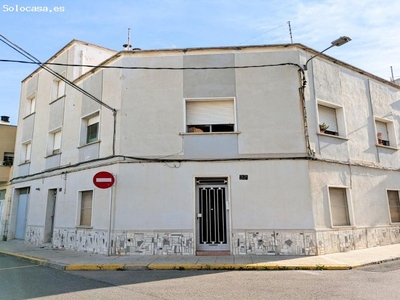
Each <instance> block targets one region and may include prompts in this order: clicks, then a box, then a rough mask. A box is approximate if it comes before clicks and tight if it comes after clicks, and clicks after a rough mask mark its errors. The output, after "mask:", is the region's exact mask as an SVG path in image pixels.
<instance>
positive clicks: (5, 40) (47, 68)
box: [0, 34, 116, 112]
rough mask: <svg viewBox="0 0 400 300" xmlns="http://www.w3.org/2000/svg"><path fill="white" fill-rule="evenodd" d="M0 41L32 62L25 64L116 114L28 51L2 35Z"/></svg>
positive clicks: (109, 107)
mask: <svg viewBox="0 0 400 300" xmlns="http://www.w3.org/2000/svg"><path fill="white" fill-rule="evenodd" d="M0 41H2V42H3V43H4V44H6V45H7V46H9V47H10V48H12V49H13V50H15V51H17V52H18V53H20V54H21V55H22V56H24V57H26V58H27V59H29V60H30V62H25V63H30V64H35V65H38V66H39V67H40V68H42V69H44V70H46V71H47V72H49V73H50V74H52V75H54V76H55V77H57V78H58V79H60V80H62V81H64V82H65V83H67V84H68V85H69V86H71V87H73V88H74V89H76V90H78V91H79V92H81V93H82V94H84V95H85V96H87V97H89V98H91V99H92V100H94V101H95V102H97V103H99V104H100V105H102V106H104V107H106V108H108V109H109V110H111V111H112V112H115V111H116V109H115V108H112V107H111V106H109V105H107V104H106V103H104V102H103V101H101V100H99V99H97V98H96V97H95V96H93V95H92V94H90V93H89V92H87V91H85V90H84V89H82V88H80V87H79V86H77V85H76V84H75V83H73V82H72V81H70V80H68V79H67V78H65V77H64V76H62V75H60V74H58V73H57V72H55V71H53V70H52V69H50V68H49V67H47V66H46V64H44V63H42V62H40V60H38V59H37V58H36V57H34V56H33V55H32V54H30V53H29V52H27V51H26V50H24V49H22V48H21V47H19V46H17V45H16V44H14V43H13V42H11V41H10V40H8V39H7V38H6V37H4V36H3V35H1V34H0ZM66 66H68V64H66Z"/></svg>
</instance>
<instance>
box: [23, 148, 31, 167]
mask: <svg viewBox="0 0 400 300" xmlns="http://www.w3.org/2000/svg"><path fill="white" fill-rule="evenodd" d="M23 149H24V152H23V155H24V156H23V158H22V162H23V163H24V162H30V160H31V151H32V144H31V143H25V144H24V145H23Z"/></svg>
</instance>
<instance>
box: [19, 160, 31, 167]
mask: <svg viewBox="0 0 400 300" xmlns="http://www.w3.org/2000/svg"><path fill="white" fill-rule="evenodd" d="M30 163H31V161H30V160H27V161H26V162H23V163H20V164H19V165H18V167H20V166H23V165H29V164H30Z"/></svg>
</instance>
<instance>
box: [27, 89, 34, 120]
mask: <svg viewBox="0 0 400 300" xmlns="http://www.w3.org/2000/svg"><path fill="white" fill-rule="evenodd" d="M35 109H36V93H35V94H33V95H31V96H29V97H28V101H27V106H26V114H27V115H30V114H33V113H34V112H35Z"/></svg>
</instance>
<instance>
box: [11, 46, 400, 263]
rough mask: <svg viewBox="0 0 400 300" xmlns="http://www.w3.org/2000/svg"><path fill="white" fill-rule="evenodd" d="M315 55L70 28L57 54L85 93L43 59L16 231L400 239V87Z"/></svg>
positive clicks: (30, 96) (238, 248)
mask: <svg viewBox="0 0 400 300" xmlns="http://www.w3.org/2000/svg"><path fill="white" fill-rule="evenodd" d="M316 54H317V52H316V51H315V50H313V49H311V48H308V47H306V46H304V45H302V44H285V45H264V46H244V47H215V48H189V49H168V50H133V51H121V52H118V53H117V52H115V51H111V50H108V49H105V48H101V47H98V46H94V45H90V44H87V43H83V42H80V41H76V40H74V41H72V42H71V43H69V44H68V45H67V46H65V47H64V48H63V49H61V50H60V51H59V52H58V53H57V54H56V55H54V56H53V57H52V58H51V59H49V60H48V61H47V66H48V67H50V68H51V69H52V70H54V71H56V72H57V73H58V74H61V75H63V76H64V77H66V78H67V79H68V80H70V81H71V82H73V83H74V84H75V85H77V86H78V87H80V88H81V89H82V90H83V91H84V92H85V93H83V92H82V91H78V90H77V89H75V88H73V87H72V86H71V85H69V84H66V83H65V82H64V81H62V80H59V78H57V77H55V76H54V75H52V74H50V73H49V72H47V71H45V70H43V69H37V70H36V71H35V72H33V73H32V74H31V75H29V77H27V78H26V79H25V80H23V82H22V92H21V104H20V112H19V121H18V130H17V138H16V155H15V163H14V172H13V179H12V205H11V211H10V225H9V230H8V239H22V240H25V241H26V242H29V243H35V244H44V243H52V245H53V247H59V248H67V249H74V250H78V251H87V252H94V253H102V254H113V255H137V254H146V255H152V254H154V255H160V254H161V255H162V254H177V255H201V254H213V252H218V253H219V254H221V253H225V254H232V255H239V254H242V255H247V254H264V255H267V254H268V255H321V254H326V253H334V252H341V251H349V250H355V249H363V248H369V247H376V246H383V245H389V244H394V243H400V202H399V191H400V172H399V168H400V151H399V147H400V132H399V129H400V127H399V126H400V123H399V122H400V104H399V100H400V87H399V86H398V85H396V84H394V83H391V82H389V81H386V80H384V79H381V78H379V77H377V76H374V75H372V74H369V73H367V72H365V71H362V70H360V69H358V68H356V67H354V66H351V65H348V64H346V63H344V62H341V61H338V60H336V59H334V58H332V57H329V56H326V55H323V54H322V55H318V56H317V57H315V58H313V59H312V60H310V61H309V63H308V65H307V69H305V68H304V64H305V63H306V61H307V60H308V59H310V58H311V57H313V56H314V55H316ZM54 63H56V64H54ZM80 65H84V66H80ZM91 65H92V66H96V65H98V67H90V66H91ZM86 93H89V94H90V95H88V94H86ZM92 96H93V97H92ZM95 99H97V100H99V101H101V102H100V103H99V102H98V101H96V100H95ZM320 125H321V126H320ZM322 125H324V126H322ZM320 127H321V129H320ZM101 171H106V172H109V173H111V174H113V175H114V178H115V183H114V185H113V186H112V187H111V188H107V189H102V188H98V187H96V186H95V184H94V180H93V178H94V176H95V175H96V174H97V173H99V172H101ZM104 181H107V180H106V179H104Z"/></svg>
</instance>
